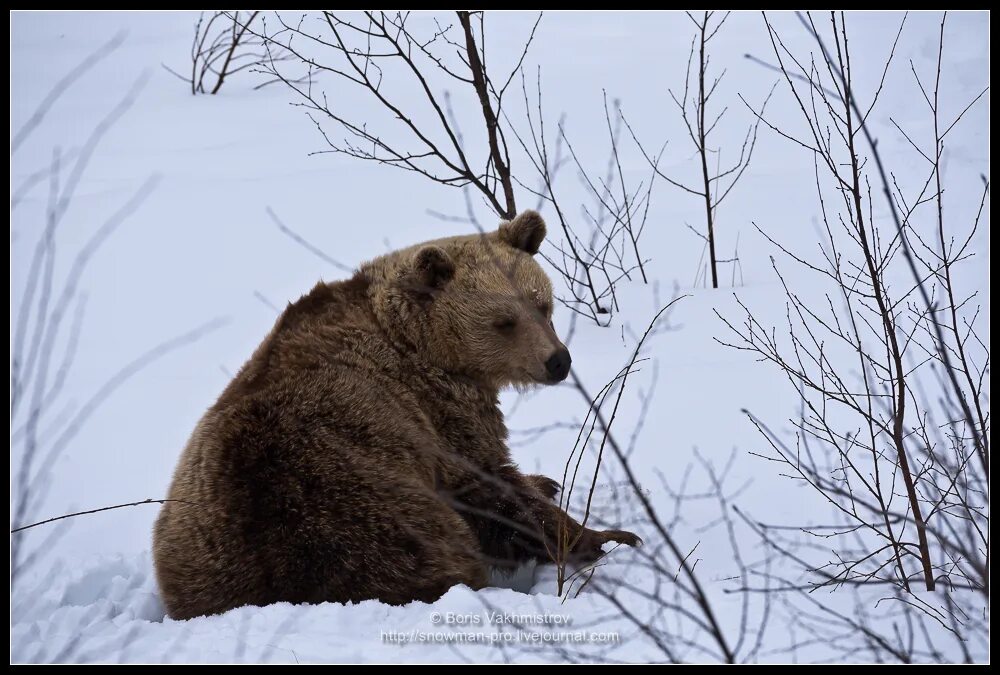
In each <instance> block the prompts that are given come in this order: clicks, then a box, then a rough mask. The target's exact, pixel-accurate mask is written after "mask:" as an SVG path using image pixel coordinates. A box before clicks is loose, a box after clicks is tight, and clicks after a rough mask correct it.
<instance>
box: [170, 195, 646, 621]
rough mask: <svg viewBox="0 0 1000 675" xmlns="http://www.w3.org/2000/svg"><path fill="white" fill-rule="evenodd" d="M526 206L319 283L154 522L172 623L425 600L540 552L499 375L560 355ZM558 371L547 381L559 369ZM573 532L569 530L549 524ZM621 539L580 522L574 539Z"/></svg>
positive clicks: (538, 515) (585, 551)
mask: <svg viewBox="0 0 1000 675" xmlns="http://www.w3.org/2000/svg"><path fill="white" fill-rule="evenodd" d="M544 233H545V225H544V223H543V222H542V220H541V217H540V216H538V214H536V213H534V212H530V211H529V212H525V213H523V214H521V215H520V216H518V218H516V219H515V220H514V221H512V222H510V223H505V224H503V225H502V226H501V228H500V229H499V230H498V231H497V232H494V233H492V234H489V235H473V236H466V237H454V238H451V239H444V240H438V241H435V242H429V243H427V244H422V245H419V246H414V247H411V248H408V249H404V250H401V251H397V252H395V253H391V254H388V255H386V256H383V257H381V258H377V259H376V260H373V261H371V262H369V263H366V264H365V265H362V266H361V268H360V269H359V270H358V272H357V273H356V274H355V276H354V277H353V278H351V279H349V280H347V281H342V282H336V283H329V284H327V283H320V284H318V285H317V286H316V287H315V288H313V290H312V291H310V292H309V293H308V294H307V295H305V296H303V297H302V298H301V299H300V300H298V301H297V302H295V303H294V304H291V305H289V306H288V308H287V309H286V310H285V312H284V313H283V314H282V315H281V317H280V318H279V319H278V320H277V322H276V324H275V326H274V329H273V330H272V331H271V333H270V334H269V335H268V336H267V338H266V339H265V340H264V342H263V343H262V344H261V345H260V346H259V347H258V348H257V350H256V351H255V352H254V354H253V356H252V357H251V358H250V360H249V361H248V362H247V363H246V365H244V366H243V368H242V369H241V370H240V372H239V374H237V376H236V377H235V378H234V379H233V381H232V382H231V383H230V384H229V386H228V387H227V388H226V389H225V391H224V392H223V393H222V395H221V396H220V397H219V399H218V401H216V403H215V405H213V406H212V407H211V408H210V409H209V410H208V412H207V413H206V414H205V416H204V417H203V418H202V419H201V421H200V422H199V423H198V425H197V427H196V428H195V430H194V433H193V434H192V436H191V439H190V441H189V442H188V445H187V447H186V448H185V450H184V453H183V455H182V456H181V459H180V463H179V465H178V467H177V469H176V472H175V474H174V479H173V484H172V486H171V488H170V494H169V498H170V499H172V500H177V501H173V502H169V503H167V504H165V505H164V507H163V509H162V511H161V512H160V516H159V518H158V520H157V522H156V526H155V531H154V537H153V539H154V542H153V552H154V557H155V564H156V573H157V578H158V581H159V586H160V591H161V593H162V596H163V600H164V603H165V605H166V608H167V611H168V613H169V614H170V616H171V617H173V618H175V619H184V618H189V617H193V616H199V615H203V614H212V613H217V612H223V611H225V610H228V609H231V608H234V607H239V606H242V605H248V604H250V605H265V604H269V603H273V602H279V601H287V602H296V603H298V602H323V601H331V602H347V601H360V600H365V599H370V598H377V599H379V600H382V601H384V602H387V603H394V604H400V603H406V602H410V601H412V600H423V601H432V600H434V599H436V598H438V597H439V596H440V595H441V594H443V593H444V592H445V591H446V590H447V589H448V588H450V587H451V586H453V585H455V584H460V583H461V584H467V585H468V586H470V587H472V588H481V587H482V586H484V585H485V584H486V583H487V578H488V569H489V566H490V565H513V564H516V563H517V562H518V561H521V560H525V559H528V558H534V559H540V560H547V559H548V554H547V552H546V543H547V544H548V545H550V546H551V545H552V543H553V542H554V541H555V535H556V531H555V528H556V527H557V525H558V523H559V522H561V520H562V519H566V518H568V517H567V516H565V515H564V514H562V512H561V511H560V510H559V508H558V507H557V506H556V505H555V504H553V503H552V497H553V496H554V495H555V493H556V491H557V490H558V484H557V483H556V482H555V481H552V480H551V479H548V478H546V477H544V476H525V475H523V474H521V473H520V472H519V471H518V470H517V468H516V467H515V466H514V465H513V464H512V462H511V458H510V454H509V451H508V449H507V446H506V438H507V430H506V427H505V426H504V420H503V415H502V414H501V412H500V410H499V408H498V405H497V400H498V399H497V397H498V392H499V390H500V388H502V387H504V386H508V385H528V384H533V383H542V382H546V381H547V380H548V379H551V378H550V376H549V375H548V374H547V371H546V366H545V363H546V360H547V359H548V358H549V357H550V356H551V355H552V354H553V353H554V352H555V351H556V350H558V349H564V347H563V345H562V343H561V342H560V341H559V339H558V337H557V336H556V334H555V331H554V330H553V328H552V323H551V320H550V316H551V311H552V290H551V285H550V283H549V280H548V278H547V277H546V276H545V273H544V272H543V271H542V269H541V267H540V266H539V265H538V264H537V263H536V262H535V260H534V259H533V258H532V257H531V254H533V253H535V252H536V251H537V250H538V246H539V244H540V243H541V240H542V238H543V237H544ZM563 375H564V374H563ZM563 522H568V523H569V527H570V528H571V529H572V531H573V532H574V533H575V532H577V531H579V529H580V526H579V525H578V524H577V523H576V522H575V521H573V520H572V519H568V521H566V520H563ZM610 540H614V541H620V542H623V543H629V544H632V545H634V544H635V543H636V542H637V538H636V537H635V536H634V535H631V534H630V533H627V532H620V531H609V532H595V531H593V530H584V532H583V535H582V536H581V539H580V543H579V545H578V547H577V549H578V553H579V554H580V555H582V556H589V557H593V556H595V555H597V554H599V552H600V546H601V544H602V543H604V542H607V541H610Z"/></svg>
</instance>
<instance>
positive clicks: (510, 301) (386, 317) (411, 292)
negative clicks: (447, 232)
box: [362, 211, 570, 389]
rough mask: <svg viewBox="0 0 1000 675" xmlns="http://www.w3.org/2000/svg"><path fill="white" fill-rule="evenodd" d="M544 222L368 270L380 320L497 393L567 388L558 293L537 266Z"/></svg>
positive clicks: (513, 224)
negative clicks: (557, 325) (556, 313)
mask: <svg viewBox="0 0 1000 675" xmlns="http://www.w3.org/2000/svg"><path fill="white" fill-rule="evenodd" d="M544 238H545V221H543V220H542V217H541V216H540V215H538V213H536V212H535V211H525V212H523V213H521V214H520V215H519V216H517V217H516V218H514V220H512V221H509V222H505V223H503V224H501V225H500V228H499V229H498V230H496V231H494V232H490V233H485V234H478V235H467V236H461V237H451V238H448V239H439V240H435V241H431V242H427V243H424V244H418V245H417V246H413V247H410V248H408V249H404V250H402V251H397V252H396V253H392V254H389V255H387V256H383V257H382V258H379V259H377V260H374V261H372V262H371V263H368V264H367V265H365V266H364V267H362V272H363V273H365V274H366V275H367V276H368V277H369V278H374V279H376V280H377V281H378V283H376V284H375V285H374V287H373V290H374V293H373V300H374V309H375V312H376V315H377V316H378V318H379V321H380V323H381V324H382V325H383V326H385V327H386V328H387V329H388V331H389V332H390V334H392V335H393V336H394V337H395V338H397V339H399V340H401V341H403V342H405V343H406V344H407V345H408V346H410V347H411V348H413V349H415V350H417V351H418V352H419V353H420V354H421V355H422V356H423V357H424V358H425V359H426V360H427V361H428V362H430V363H431V364H433V365H434V366H436V367H438V368H440V369H442V370H444V371H446V372H449V373H454V374H458V375H463V376H467V377H470V378H472V379H474V380H476V381H478V382H481V383H482V384H484V385H486V386H490V387H496V388H498V389H499V388H501V387H504V386H508V385H514V386H526V385H531V384H555V383H557V382H561V381H562V380H564V379H566V376H567V375H568V374H569V368H570V355H569V350H567V349H566V346H565V345H564V344H563V343H562V341H560V340H559V337H558V336H557V335H556V332H555V329H554V328H553V326H552V284H551V282H550V281H549V278H548V276H547V275H546V274H545V272H544V271H543V270H542V267H541V266H540V265H539V264H538V262H537V261H536V260H535V258H534V255H535V254H536V253H538V249H539V247H540V246H541V243H542V240H543V239H544Z"/></svg>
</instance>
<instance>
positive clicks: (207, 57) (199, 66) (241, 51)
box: [163, 11, 288, 95]
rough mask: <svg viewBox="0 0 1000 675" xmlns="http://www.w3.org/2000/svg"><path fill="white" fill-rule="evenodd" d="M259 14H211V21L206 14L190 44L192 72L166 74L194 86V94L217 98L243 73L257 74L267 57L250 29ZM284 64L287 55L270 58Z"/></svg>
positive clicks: (192, 88)
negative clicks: (223, 87) (231, 81)
mask: <svg viewBox="0 0 1000 675" xmlns="http://www.w3.org/2000/svg"><path fill="white" fill-rule="evenodd" d="M259 15H260V12H258V11H253V12H244V13H243V14H242V15H241V14H240V12H238V11H237V12H211V14H210V15H209V16H208V20H206V19H205V14H204V12H203V13H202V14H201V15H200V16H199V17H198V22H197V23H196V24H195V26H194V39H193V40H192V42H191V72H190V73H189V74H187V75H181V74H180V73H178V72H177V71H175V70H173V69H172V68H170V67H168V66H167V65H164V66H163V67H164V69H166V70H167V72H169V73H171V74H173V75H176V76H177V77H178V78H180V79H182V80H184V81H185V82H187V83H188V84H189V85H190V86H191V93H192V94H213V95H214V94H218V93H219V90H220V89H221V88H222V85H223V83H224V82H225V81H226V80H227V79H228V78H231V77H232V76H234V75H236V74H237V73H239V72H241V71H244V70H251V71H252V70H254V69H255V67H256V66H259V65H260V64H261V62H262V61H263V59H264V57H265V52H264V49H263V47H264V43H263V41H262V40H260V39H259V38H257V37H256V36H255V35H254V34H253V33H252V32H251V31H249V30H248V29H249V27H250V26H251V24H253V23H254V21H255V20H256V19H257V17H258V16H259ZM268 56H269V58H271V59H276V60H281V59H284V58H288V55H286V54H269V55H268ZM275 81H276V80H273V79H269V80H266V81H264V82H262V83H260V84H258V85H256V86H255V87H254V89H261V88H263V87H266V86H267V85H269V84H273V83H274V82H275Z"/></svg>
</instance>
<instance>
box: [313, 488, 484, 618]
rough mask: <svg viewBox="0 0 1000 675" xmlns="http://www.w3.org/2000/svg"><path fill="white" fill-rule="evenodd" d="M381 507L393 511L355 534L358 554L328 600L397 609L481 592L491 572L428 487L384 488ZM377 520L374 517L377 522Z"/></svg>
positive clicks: (466, 531)
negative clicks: (464, 590) (460, 590)
mask: <svg viewBox="0 0 1000 675" xmlns="http://www.w3.org/2000/svg"><path fill="white" fill-rule="evenodd" d="M380 491H385V492H386V494H383V495H382V499H378V500H376V501H377V503H382V504H387V505H389V504H391V505H392V509H389V510H386V511H383V512H380V513H377V514H369V517H368V518H364V519H363V520H364V521H366V523H365V524H366V525H367V527H366V528H365V529H366V530H367V531H365V532H357V531H356V532H355V535H356V536H355V538H354V544H355V545H356V546H357V547H358V549H361V550H357V549H355V555H352V556H351V560H350V563H349V564H348V565H347V567H348V568H349V569H345V570H344V571H343V572H344V574H343V578H340V579H338V583H335V584H333V586H334V588H329V589H327V593H326V596H327V597H325V598H323V599H325V600H331V601H335V602H337V601H340V602H342V601H343V600H344V599H345V596H346V598H347V599H351V600H363V599H371V598H374V599H377V600H380V601H382V602H385V603H387V604H391V605H402V604H406V603H409V602H412V601H414V600H419V601H421V602H433V601H435V600H437V599H438V598H439V597H441V596H442V595H444V594H445V593H446V592H447V591H448V589H450V588H451V587H452V586H455V585H458V584H465V585H466V586H469V587H470V588H473V589H477V590H478V589H480V588H483V587H484V586H486V585H487V584H488V582H489V570H488V567H487V565H486V563H485V562H484V560H483V557H482V553H481V551H480V548H479V542H478V541H477V539H476V537H475V535H474V534H473V532H472V530H471V529H470V528H469V526H468V524H467V523H466V522H465V521H464V520H463V519H462V517H461V516H459V515H458V514H457V513H456V512H455V511H454V510H453V509H452V508H451V507H450V506H448V505H447V504H446V503H445V502H444V501H443V500H442V499H441V498H440V497H438V496H437V495H436V494H433V493H431V492H429V491H427V490H426V489H425V488H422V487H420V488H418V487H410V486H407V487H400V488H397V489H392V488H391V486H380ZM373 516H374V517H373Z"/></svg>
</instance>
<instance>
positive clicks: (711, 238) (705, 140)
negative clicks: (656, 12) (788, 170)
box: [629, 11, 773, 288]
mask: <svg viewBox="0 0 1000 675" xmlns="http://www.w3.org/2000/svg"><path fill="white" fill-rule="evenodd" d="M686 14H687V16H688V18H689V19H690V20H691V22H692V23H693V24H694V26H695V35H694V37H693V38H692V39H691V50H690V52H689V53H688V63H687V69H686V71H685V77H684V90H683V92H681V94H680V95H679V96H678V95H677V94H676V93H675V92H674V91H673V90H672V89H670V90H668V91H669V93H670V98H671V100H672V101H673V102H674V104H675V105H676V106H677V109H678V110H679V111H680V115H681V119H682V120H683V122H684V126H685V128H686V129H687V133H688V138H689V139H690V140H691V143H692V145H693V146H694V149H695V152H696V154H697V156H698V159H699V164H700V167H699V168H700V174H701V175H700V180H698V181H697V186H696V187H691V183H689V182H686V181H683V180H678V179H677V178H675V177H671V176H668V175H666V174H665V173H664V172H663V171H661V170H660V169H659V155H656V156H653V155H651V154H650V153H648V152H646V150H645V149H643V146H642V144H641V143H640V142H639V139H638V138H637V136H636V134H635V132H634V131H632V128H631V127H629V131H630V133H631V134H632V138H633V139H634V140H635V142H636V144H637V145H638V147H639V149H640V150H642V153H643V155H644V156H645V157H646V159H647V161H648V162H649V164H650V166H651V167H652V168H653V170H654V172H655V173H656V175H658V176H659V177H661V178H663V179H664V180H665V181H667V182H668V183H669V184H671V185H673V186H674V187H677V188H680V189H681V190H683V191H684V192H687V193H688V194H691V195H694V196H695V197H698V198H699V199H701V200H703V201H704V203H705V232H704V234H702V233H699V232H697V231H695V232H696V234H698V236H699V237H701V238H702V239H703V240H704V242H705V247H706V248H707V249H708V261H707V266H706V267H707V269H708V270H709V271H710V272H711V279H712V288H718V287H719V271H718V265H719V263H720V262H729V263H731V264H732V265H733V282H734V283H735V274H736V270H737V268H738V267H739V243H738V241H737V244H736V248H735V251H736V252H735V253H734V256H733V258H731V259H728V260H723V259H720V258H719V257H718V250H717V249H718V232H717V230H718V222H717V221H718V209H719V206H720V205H721V204H722V203H723V201H725V199H726V197H728V196H729V193H730V192H731V191H732V189H733V188H734V187H736V184H737V183H738V182H739V180H740V178H742V177H743V174H744V172H745V171H746V170H747V167H749V166H750V160H751V159H752V158H753V151H754V148H755V147H756V144H757V129H758V126H759V120H758V121H755V122H754V123H752V124H750V125H749V127H748V128H747V132H746V135H745V137H744V139H743V144H742V146H741V147H740V154H739V157H738V158H737V159H736V161H735V162H733V161H732V160H731V159H730V160H727V161H726V163H723V158H722V149H721V148H715V147H712V133H713V132H714V131H715V130H716V128H717V127H718V126H719V123H720V122H722V118H723V117H724V116H725V114H726V113H727V112H728V111H729V106H725V105H724V106H722V109H721V110H719V111H718V113H716V112H715V111H710V107H711V106H710V104H712V103H714V101H713V100H712V97H713V96H714V95H715V93H716V89H717V88H718V86H719V84H720V83H721V82H722V79H723V78H724V77H725V75H726V70H725V69H723V70H722V71H721V72H720V73H719V74H718V75H715V76H713V75H711V74H710V72H709V65H710V62H711V55H710V54H709V43H710V42H711V41H712V39H713V38H715V37H716V35H718V33H719V31H720V30H721V29H722V26H723V25H724V24H725V23H726V19H728V18H729V14H730V13H729V12H726V13H724V14H722V16H721V17H719V16H717V14H718V13H717V12H711V11H706V12H704V13H703V14H701V15H699V16H695V15H694V14H692V13H691V12H687V13H686ZM692 66H693V67H692ZM692 79H694V82H693V83H692ZM772 91H773V90H772ZM769 99H770V94H768V96H767V98H765V100H764V103H763V105H762V108H763V107H766V106H767V101H768V100H769ZM661 152H662V151H661ZM702 260H704V252H703V253H702ZM700 267H701V263H700V262H699V268H700ZM700 272H701V270H700V269H699V274H700Z"/></svg>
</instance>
